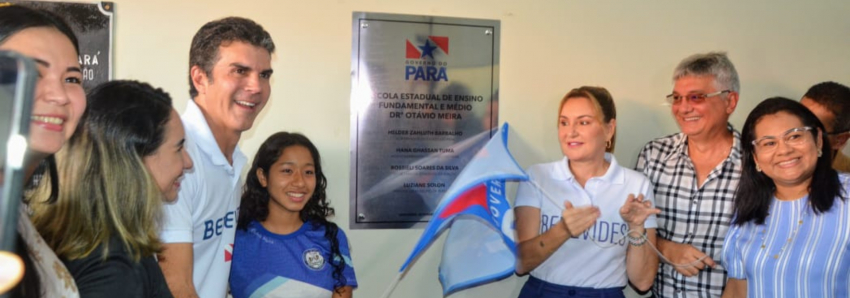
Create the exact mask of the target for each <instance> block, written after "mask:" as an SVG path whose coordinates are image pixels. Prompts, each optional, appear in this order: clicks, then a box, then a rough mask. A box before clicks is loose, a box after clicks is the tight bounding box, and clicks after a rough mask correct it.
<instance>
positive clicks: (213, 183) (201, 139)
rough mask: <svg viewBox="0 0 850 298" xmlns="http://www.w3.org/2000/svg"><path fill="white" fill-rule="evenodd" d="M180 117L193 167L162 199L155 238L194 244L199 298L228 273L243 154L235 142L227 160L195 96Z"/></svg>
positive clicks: (211, 294)
mask: <svg viewBox="0 0 850 298" xmlns="http://www.w3.org/2000/svg"><path fill="white" fill-rule="evenodd" d="M181 118H182V120H183V127H185V129H186V143H185V150H187V152H188V153H189V156H190V157H192V161H193V162H194V167H193V168H192V169H191V170H189V171H188V172H186V174H185V175H184V177H183V181H182V183H181V185H180V192H179V194H178V196H177V201H176V202H174V203H170V204H165V207H164V208H165V216H164V223H163V229H162V233H161V234H160V237H161V238H162V241H163V242H165V243H193V251H194V268H193V271H192V272H193V276H192V278H193V281H194V284H195V290H197V292H198V295H199V296H200V297H201V298H221V297H224V296H225V295H226V293H227V282H228V278H229V277H230V258H231V252H232V251H233V239H234V237H235V235H236V216H237V215H238V213H239V201H240V197H241V195H242V179H241V177H240V176H241V173H242V168H243V167H244V166H245V164H246V162H247V158H246V157H245V155H244V154H242V151H240V150H239V147H236V150H235V151H234V152H233V165H232V166H231V165H230V164H229V163H228V162H227V159H226V158H225V157H224V154H223V153H222V152H221V149H219V147H218V143H216V141H215V138H214V137H213V134H212V131H211V130H210V128H209V125H208V124H207V121H206V119H204V115H203V113H202V112H201V109H200V108H198V106H197V105H196V104H195V102H194V101H192V100H190V101H189V104H188V105H187V106H186V111H185V112H184V113H183V116H182V117H181Z"/></svg>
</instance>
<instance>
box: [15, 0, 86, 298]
mask: <svg viewBox="0 0 850 298" xmlns="http://www.w3.org/2000/svg"><path fill="white" fill-rule="evenodd" d="M0 50H10V51H15V52H18V53H21V54H23V55H25V56H27V57H29V58H32V59H33V60H34V61H35V62H36V65H37V67H38V74H39V80H38V82H37V83H36V87H35V96H34V102H33V110H32V118H31V122H30V136H29V148H28V149H27V152H26V155H25V161H24V162H25V165H24V167H25V171H26V178H27V179H26V180H27V181H29V180H31V179H30V178H31V177H32V176H33V175H34V173H35V172H36V169H38V168H39V164H44V165H45V166H44V167H41V169H48V170H49V172H48V173H47V175H46V176H49V177H52V178H54V179H50V180H51V181H50V182H48V183H41V184H42V186H43V187H44V188H45V189H47V191H46V193H47V197H48V199H47V201H50V202H52V201H54V200H55V199H56V194H57V193H58V188H59V180H58V179H56V166H55V163H54V158H53V154H54V153H56V152H57V151H59V149H61V148H62V146H63V145H64V144H65V142H66V140H67V139H68V138H69V137H70V136H71V134H72V133H74V129H75V128H76V126H77V121H78V120H79V119H80V116H82V114H83V110H85V107H86V100H85V94H84V93H83V88H82V85H81V83H82V78H81V74H80V65H79V64H78V61H77V55H78V53H79V49H78V47H77V38H76V36H75V35H74V33H73V32H72V31H71V28H70V27H68V25H67V24H65V23H64V22H63V21H62V20H61V19H60V18H59V17H56V16H54V15H51V14H49V13H47V12H43V11H38V10H33V9H30V8H26V7H22V6H15V5H7V6H0ZM25 203H26V202H25ZM24 209H25V208H21V210H20V213H19V216H18V217H19V220H18V232H19V233H20V236H21V237H20V239H18V248H17V251H16V252H17V253H18V255H19V256H20V257H21V258H22V259H23V261H24V264H25V266H26V267H27V268H30V269H35V270H26V271H25V273H24V276H23V281H22V282H21V283H20V284H19V285H18V286H17V287H16V288H14V289H13V290H12V292H11V295H12V297H78V296H79V293H77V288H76V286H75V285H74V282H73V281H71V280H67V279H63V278H62V277H63V276H67V275H68V271H67V269H66V268H65V267H64V266H62V265H59V264H58V263H59V262H58V258H57V257H56V255H55V254H54V253H53V251H51V250H50V248H49V247H47V246H46V245H45V244H44V240H43V239H42V238H41V235H39V234H38V232H37V231H36V229H35V228H34V227H33V225H32V222H30V220H29V218H28V214H26V212H25V211H24ZM4 269H5V268H4Z"/></svg>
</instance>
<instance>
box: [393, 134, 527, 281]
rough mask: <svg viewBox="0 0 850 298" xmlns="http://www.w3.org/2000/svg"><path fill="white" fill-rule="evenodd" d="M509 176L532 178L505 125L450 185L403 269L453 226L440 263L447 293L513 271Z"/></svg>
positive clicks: (512, 232)
mask: <svg viewBox="0 0 850 298" xmlns="http://www.w3.org/2000/svg"><path fill="white" fill-rule="evenodd" d="M507 180H514V181H517V180H528V175H527V174H526V173H525V171H523V170H522V168H521V167H520V166H519V165H518V164H517V163H516V161H515V160H514V158H513V156H511V153H510V152H509V151H508V124H504V125H503V126H502V128H501V129H500V130H499V132H497V133H496V135H495V136H493V138H492V139H490V141H489V142H487V144H486V145H484V147H483V148H481V150H480V151H478V153H477V154H476V155H475V157H473V158H472V160H470V161H469V163H468V164H467V165H466V167H464V169H463V171H461V172H460V174H459V175H458V176H457V178H455V180H454V182H453V183H452V185H451V186H449V188H448V190H446V193H445V194H444V195H443V198H442V199H441V200H440V204H439V205H438V206H437V209H436V210H435V211H434V215H433V216H432V218H431V221H430V222H428V226H427V227H426V228H425V231H424V232H423V233H422V237H421V238H419V242H418V243H417V244H416V246H415V247H414V249H413V251H412V252H411V253H410V256H409V257H408V258H407V260H406V261H405V262H404V264H403V265H402V266H401V269H399V272H404V271H405V270H406V269H407V268H408V267H409V266H410V265H411V263H412V262H413V261H414V260H415V259H416V257H417V256H419V254H421V253H422V252H423V251H424V250H425V249H427V248H428V246H429V245H430V244H431V243H432V242H433V241H434V240H435V239H437V237H438V236H439V235H440V233H441V232H442V231H444V230H445V229H446V228H448V227H451V228H452V229H451V231H450V232H449V235H448V238H447V239H446V243H445V245H444V247H443V259H442V262H441V263H440V282H441V283H442V284H443V294H444V295H448V294H449V293H452V292H455V291H458V290H462V289H466V288H469V287H473V286H476V285H480V284H483V283H487V282H490V281H494V280H499V279H502V278H505V277H507V276H510V275H511V274H513V272H514V268H515V266H516V242H515V240H514V234H515V233H514V217H513V208H512V207H511V205H510V203H509V202H508V200H507V198H506V196H505V182H506V181H507Z"/></svg>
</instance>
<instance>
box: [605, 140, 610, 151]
mask: <svg viewBox="0 0 850 298" xmlns="http://www.w3.org/2000/svg"><path fill="white" fill-rule="evenodd" d="M605 148H608V149H610V148H611V140H607V141H605Z"/></svg>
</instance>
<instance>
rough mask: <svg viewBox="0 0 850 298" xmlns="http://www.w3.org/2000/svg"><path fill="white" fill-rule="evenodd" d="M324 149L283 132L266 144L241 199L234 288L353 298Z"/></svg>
mask: <svg viewBox="0 0 850 298" xmlns="http://www.w3.org/2000/svg"><path fill="white" fill-rule="evenodd" d="M326 187H327V179H325V175H324V173H323V172H322V165H321V158H320V157H319V150H318V149H316V146H314V145H313V143H312V142H310V140H309V139H307V137H305V136H303V135H301V134H297V133H287V132H279V133H276V134H274V135H272V136H271V137H269V138H268V139H266V141H265V142H263V145H262V146H260V149H259V151H258V152H257V155H256V156H254V163H253V165H252V166H251V169H250V170H249V171H248V177H247V178H246V182H245V192H244V194H243V195H242V202H241V207H240V209H239V219H238V222H237V226H236V228H237V231H236V240H235V242H234V247H233V260H232V262H233V263H232V266H231V273H230V291H231V293H232V294H233V297H235V298H243V297H245V298H247V297H328V298H330V297H334V298H337V297H351V292H352V290H353V288H356V287H357V280H356V278H355V276H354V267H353V266H352V264H351V257H350V253H349V247H348V239H347V238H346V237H345V233H344V232H343V231H342V230H341V229H340V228H339V227H338V226H337V225H336V224H334V223H333V222H330V221H328V220H327V217H329V216H333V215H334V209H333V208H331V207H330V206H329V203H328V202H327V199H326V195H325V188H326Z"/></svg>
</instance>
